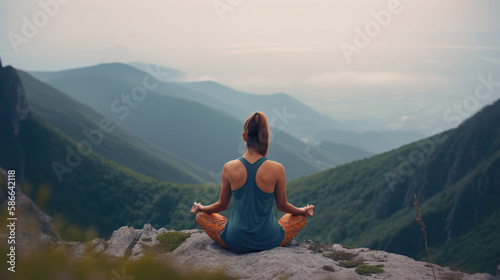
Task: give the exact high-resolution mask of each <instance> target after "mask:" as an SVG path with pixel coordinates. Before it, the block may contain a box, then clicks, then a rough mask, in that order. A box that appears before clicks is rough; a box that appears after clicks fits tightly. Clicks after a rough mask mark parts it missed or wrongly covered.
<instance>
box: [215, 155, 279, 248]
mask: <svg viewBox="0 0 500 280" xmlns="http://www.w3.org/2000/svg"><path fill="white" fill-rule="evenodd" d="M238 159H239V160H240V161H241V162H242V163H243V165H245V168H246V170H247V179H246V182H245V184H244V185H243V186H242V187H241V188H239V189H237V190H235V191H231V193H232V196H233V199H234V203H233V204H234V205H233V213H232V214H231V217H230V218H229V220H228V222H227V223H226V226H225V227H224V229H223V230H222V233H221V234H220V237H221V238H222V240H223V241H224V243H225V244H226V245H227V246H228V247H229V249H231V250H232V251H233V252H236V253H248V252H257V251H263V250H269V249H272V248H275V247H278V246H279V245H280V243H281V241H283V238H284V236H285V230H284V229H283V227H282V226H281V225H280V224H279V223H278V222H277V221H276V218H275V217H274V213H273V212H272V208H273V205H274V193H266V192H263V191H262V190H261V189H259V187H257V183H256V181H255V175H256V174H257V170H258V169H259V167H260V166H261V164H262V163H263V162H264V161H266V160H267V158H265V157H262V158H260V159H259V160H257V161H256V162H255V163H253V164H251V163H249V162H248V161H247V160H246V159H245V158H244V157H239V158H238Z"/></svg>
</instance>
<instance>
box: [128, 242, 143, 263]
mask: <svg viewBox="0 0 500 280" xmlns="http://www.w3.org/2000/svg"><path fill="white" fill-rule="evenodd" d="M142 257H144V248H143V247H142V245H141V244H140V243H137V244H135V246H134V248H132V254H131V255H130V257H129V259H128V260H129V261H137V260H140V259H141V258H142Z"/></svg>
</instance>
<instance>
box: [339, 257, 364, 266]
mask: <svg viewBox="0 0 500 280" xmlns="http://www.w3.org/2000/svg"><path fill="white" fill-rule="evenodd" d="M364 263H365V260H364V259H358V260H352V261H340V262H339V265H340V266H342V267H345V268H353V267H358V266H360V265H362V264H364Z"/></svg>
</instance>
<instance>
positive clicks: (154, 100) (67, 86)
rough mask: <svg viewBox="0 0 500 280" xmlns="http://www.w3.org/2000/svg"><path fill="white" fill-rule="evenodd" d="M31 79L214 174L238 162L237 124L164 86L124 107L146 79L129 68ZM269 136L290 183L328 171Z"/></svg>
mask: <svg viewBox="0 0 500 280" xmlns="http://www.w3.org/2000/svg"><path fill="white" fill-rule="evenodd" d="M33 74H34V76H35V77H38V78H40V79H42V80H44V81H46V82H47V83H48V84H50V85H52V86H54V87H55V88H57V89H59V90H61V91H62V92H64V93H66V94H68V95H69V96H71V97H72V98H74V99H75V100H77V101H79V102H81V103H83V104H85V105H87V106H89V107H91V108H92V109H94V110H96V111H98V112H99V113H101V114H102V115H104V116H106V117H108V118H110V119H112V120H114V121H115V122H117V123H119V124H121V125H123V126H125V127H127V128H128V129H130V130H131V131H132V132H134V133H135V134H137V135H139V136H142V137H144V138H146V139H147V140H148V141H150V142H152V143H153V144H155V145H158V146H160V147H162V148H164V149H166V150H168V151H171V152H173V153H175V154H176V155H178V156H180V157H182V158H185V159H187V160H189V161H190V162H193V163H195V164H197V165H199V166H201V167H203V168H205V169H208V170H210V171H212V172H214V173H217V172H219V171H220V170H221V168H222V165H223V164H224V163H225V162H227V161H229V160H231V159H234V158H236V157H238V156H239V155H240V152H241V150H242V148H243V140H242V139H241V131H242V128H243V121H242V120H238V119H236V118H235V117H234V116H232V115H230V114H228V113H225V112H222V111H220V110H217V109H214V108H211V107H208V106H205V105H204V104H201V103H199V102H194V101H189V100H186V99H183V98H176V97H174V96H171V95H168V94H167V93H168V92H169V91H168V90H169V88H168V87H166V86H165V85H164V84H163V83H158V84H157V87H156V88H154V89H152V90H148V91H147V96H146V97H145V98H144V99H143V100H141V101H132V102H133V104H132V103H131V105H129V103H127V101H123V99H122V98H123V95H131V90H132V89H134V88H136V87H137V86H141V85H142V86H144V79H145V77H147V76H148V75H147V74H145V73H144V72H142V71H140V70H138V69H136V68H134V67H131V66H128V65H124V64H118V63H114V64H102V65H98V66H94V67H88V68H80V69H74V70H66V71H61V72H36V73H33ZM154 82H155V81H154V79H151V80H148V83H150V84H153V83H154ZM273 135H274V137H273V138H272V140H271V141H272V142H271V147H270V149H269V157H270V158H272V159H274V160H277V161H280V162H282V163H283V164H284V165H285V167H286V168H287V171H288V176H289V178H297V177H300V176H302V175H306V174H311V173H314V172H318V171H320V170H323V169H325V168H328V167H330V166H331V164H328V163H324V162H318V160H316V159H314V158H311V157H310V156H309V155H308V154H307V153H306V146H305V144H304V143H302V142H301V141H298V140H297V139H294V138H293V137H292V136H290V135H288V134H287V133H285V132H282V131H279V130H278V131H276V132H275V133H274V134H273Z"/></svg>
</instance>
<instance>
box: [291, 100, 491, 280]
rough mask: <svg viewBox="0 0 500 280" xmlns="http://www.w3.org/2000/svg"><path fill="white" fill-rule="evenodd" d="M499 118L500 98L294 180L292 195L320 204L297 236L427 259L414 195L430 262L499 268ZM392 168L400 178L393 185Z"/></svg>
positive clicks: (473, 269) (482, 269) (477, 269)
mask: <svg viewBox="0 0 500 280" xmlns="http://www.w3.org/2000/svg"><path fill="white" fill-rule="evenodd" d="M498 120H500V102H499V101H497V102H496V103H495V104H493V105H490V106H487V107H485V108H484V109H483V110H482V111H481V112H479V113H478V114H477V115H475V116H474V117H472V118H471V119H469V120H467V121H465V122H464V123H463V124H462V125H461V126H460V127H458V128H456V129H454V130H450V131H446V132H444V133H442V134H440V135H438V136H436V137H434V138H429V139H424V140H422V141H419V142H416V143H412V144H409V145H406V146H403V147H401V148H399V149H396V150H393V151H390V152H387V153H383V154H380V155H376V156H373V157H371V158H368V159H364V160H358V161H355V162H352V163H349V164H345V165H341V166H338V167H335V168H332V169H328V170H326V171H323V172H320V173H317V174H314V175H310V176H305V177H302V178H300V179H296V180H292V181H290V182H289V183H288V185H287V188H288V195H289V197H288V198H289V201H291V202H292V203H294V204H295V205H306V204H314V205H315V213H314V217H312V218H310V219H308V222H307V226H306V227H305V228H304V229H303V230H302V231H301V232H300V233H299V235H298V237H297V238H298V239H311V240H313V241H314V242H329V243H332V242H334V243H342V244H346V245H348V246H353V247H367V248H372V249H376V250H384V251H389V252H393V253H398V254H403V255H407V256H409V257H412V258H415V259H418V260H425V259H426V258H427V253H426V250H425V246H424V244H423V240H424V235H423V232H422V231H421V230H420V227H419V225H418V224H417V223H415V218H416V214H415V209H414V208H413V207H412V199H413V194H414V193H416V194H417V196H418V200H419V201H420V204H419V208H420V210H421V212H422V216H423V217H425V222H426V226H427V227H426V230H427V235H428V237H429V240H428V246H429V251H430V252H431V253H432V261H433V262H435V263H437V264H440V265H448V266H454V267H459V268H460V269H462V270H466V271H469V272H488V273H491V274H495V269H496V266H497V265H498V263H500V239H498V234H497V233H498V232H500V204H498V201H500V190H499V188H498V184H497V183H495V182H498V180H499V179H498V176H499V175H498V174H500V173H499V170H500V127H499V126H498V125H497V124H498ZM438 142H441V143H438ZM431 151H432V153H431ZM417 153H420V154H423V155H424V157H423V158H422V160H421V161H419V164H418V166H415V165H412V164H411V163H410V158H415V159H418V158H417V157H416V156H415V155H416V154H417ZM405 161H406V162H408V164H406V163H405ZM412 161H413V162H415V160H412ZM402 166H405V167H404V168H403V167H402ZM408 166H409V167H408ZM398 169H401V172H400V171H399V170H398ZM389 172H392V174H393V176H394V177H393V178H397V179H393V181H395V183H394V184H393V185H392V186H391V185H390V184H389V183H388V181H387V180H386V176H385V175H387V174H391V173H389ZM395 176H398V177H395Z"/></svg>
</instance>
